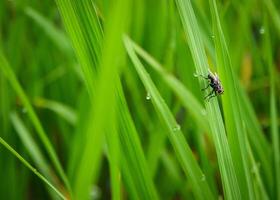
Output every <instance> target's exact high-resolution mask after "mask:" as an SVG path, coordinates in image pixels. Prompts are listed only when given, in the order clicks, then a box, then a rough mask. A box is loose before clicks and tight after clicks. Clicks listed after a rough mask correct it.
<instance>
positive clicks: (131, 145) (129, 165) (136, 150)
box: [57, 0, 157, 199]
mask: <svg viewBox="0 0 280 200" xmlns="http://www.w3.org/2000/svg"><path fill="white" fill-rule="evenodd" d="M86 2H90V1H86ZM57 4H58V7H59V9H60V12H61V15H62V18H63V20H64V23H65V26H66V28H67V31H68V33H69V35H70V38H71V40H72V43H73V46H74V50H75V52H76V55H77V58H78V60H79V62H80V64H81V67H82V71H83V76H84V79H85V83H86V86H87V89H88V92H89V95H90V96H91V99H94V94H93V93H94V91H95V89H96V88H95V87H96V85H97V84H96V83H95V74H94V72H95V71H98V70H97V68H98V66H99V59H100V55H101V46H102V43H103V36H102V29H101V26H100V25H99V21H98V18H97V15H93V14H90V13H91V12H92V11H93V10H94V11H96V9H95V8H93V7H92V5H93V4H92V3H91V4H90V6H89V7H88V6H85V7H83V6H81V4H80V3H74V1H72V2H71V4H69V3H68V2H66V1H63V0H57ZM90 8H92V9H90ZM79 9H80V12H81V13H87V12H88V13H89V14H88V15H89V16H88V17H89V18H90V19H89V20H88V21H90V22H91V23H93V24H92V25H91V26H85V27H84V26H83V24H84V22H83V20H82V17H81V16H82V15H78V14H77V12H78V10H79ZM81 10H82V11H81ZM84 17H85V16H84ZM89 33H92V34H89ZM88 34H89V35H88ZM86 38H88V39H89V40H90V41H91V43H90V45H89V44H88V43H87V42H86ZM91 44H94V45H93V46H91ZM113 49H114V48H113ZM91 57H93V59H91ZM112 66H113V65H112ZM117 85H118V86H117V88H116V91H117V96H118V104H117V105H118V106H117V107H118V112H117V113H118V115H120V119H121V121H120V124H121V125H122V126H121V127H120V130H121V132H120V137H121V140H120V142H121V146H122V147H121V149H122V151H121V152H122V153H123V155H126V156H125V162H121V169H122V172H123V174H124V179H125V180H129V183H130V184H131V185H130V184H127V185H128V187H130V188H131V190H132V191H134V193H133V194H134V198H140V197H145V198H140V199H157V195H156V191H155V187H154V185H153V182H152V179H151V176H150V175H149V173H148V170H147V164H146V160H145V157H144V153H143V149H142V147H141V144H140V141H139V138H138V136H137V133H136V131H135V128H133V127H134V125H133V123H132V120H131V116H130V115H129V112H128V108H127V105H126V104H125V103H123V102H124V96H123V93H122V88H121V86H120V84H117ZM107 99H108V98H107ZM102 113H104V111H102ZM95 141H96V140H94V142H95ZM91 145H92V146H95V144H91ZM95 147H96V146H95ZM91 156H92V157H93V156H96V155H95V154H94V155H91ZM135 158H137V159H135ZM136 172H139V173H136Z"/></svg>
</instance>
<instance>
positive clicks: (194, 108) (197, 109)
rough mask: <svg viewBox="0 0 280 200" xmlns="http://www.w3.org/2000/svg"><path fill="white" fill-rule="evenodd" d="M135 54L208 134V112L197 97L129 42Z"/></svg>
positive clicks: (139, 48) (134, 44) (144, 52)
mask: <svg viewBox="0 0 280 200" xmlns="http://www.w3.org/2000/svg"><path fill="white" fill-rule="evenodd" d="M129 41H130V42H131V43H132V45H133V48H134V50H135V52H137V54H139V55H140V56H141V57H142V58H143V59H144V60H145V61H146V62H147V63H149V64H150V66H151V67H153V69H154V70H156V71H157V72H158V73H159V74H160V75H161V77H162V78H163V79H164V81H165V82H166V83H167V85H169V86H170V87H171V88H172V90H173V91H174V92H175V93H176V95H177V96H178V97H179V98H180V99H181V101H182V103H183V105H184V107H185V108H187V109H188V111H189V112H190V114H191V115H192V116H193V118H194V119H195V120H196V122H197V124H198V125H199V127H202V129H203V130H205V131H206V132H208V130H209V124H208V120H207V117H206V110H205V108H203V106H202V105H201V104H200V102H199V101H198V100H197V99H196V97H195V96H194V95H193V94H192V93H191V92H190V91H189V90H188V89H187V88H186V87H185V86H184V85H183V84H182V83H181V82H180V81H179V80H178V79H176V78H175V77H174V76H173V75H171V74H169V73H167V72H166V71H165V70H164V68H163V67H162V66H161V64H160V63H158V62H157V61H156V60H155V59H154V58H153V57H152V56H150V55H149V54H148V53H147V52H146V51H144V50H143V49H142V48H141V47H139V46H138V45H137V44H136V43H135V42H133V41H132V40H129Z"/></svg>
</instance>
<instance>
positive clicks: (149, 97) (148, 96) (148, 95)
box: [146, 92, 152, 100]
mask: <svg viewBox="0 0 280 200" xmlns="http://www.w3.org/2000/svg"><path fill="white" fill-rule="evenodd" d="M151 98H152V97H151V94H150V93H149V92H148V93H147V95H146V100H150V99H151Z"/></svg>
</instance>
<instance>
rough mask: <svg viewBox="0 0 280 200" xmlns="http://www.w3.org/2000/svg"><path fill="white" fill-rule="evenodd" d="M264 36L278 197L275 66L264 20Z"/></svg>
mask: <svg viewBox="0 0 280 200" xmlns="http://www.w3.org/2000/svg"><path fill="white" fill-rule="evenodd" d="M265 30H266V33H265V38H264V40H265V41H264V46H265V48H264V55H265V60H266V62H267V65H268V69H269V76H270V84H269V85H270V127H271V138H272V146H273V147H272V149H273V164H274V174H275V177H274V178H275V182H274V183H275V184H274V185H275V188H274V191H276V194H273V195H274V196H273V198H275V199H280V146H279V129H278V120H277V119H278V112H277V111H278V109H277V103H276V102H277V95H276V74H277V73H275V71H274V70H275V67H274V64H273V58H272V52H271V48H272V47H271V42H270V33H269V27H268V23H267V19H266V21H265Z"/></svg>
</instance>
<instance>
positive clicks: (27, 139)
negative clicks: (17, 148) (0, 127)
mask: <svg viewBox="0 0 280 200" xmlns="http://www.w3.org/2000/svg"><path fill="white" fill-rule="evenodd" d="M10 119H11V122H12V124H13V126H14V128H15V130H16V132H17V134H18V135H19V138H20V139H21V141H22V143H23V145H24V146H25V148H26V149H27V151H28V153H29V155H30V157H31V158H32V160H33V161H34V162H35V165H36V166H37V167H38V168H39V170H40V171H41V172H42V174H43V175H44V176H45V177H46V178H47V179H48V180H50V182H51V183H52V184H53V185H54V186H56V187H57V188H60V187H61V183H60V182H58V179H57V177H54V175H55V174H53V173H52V172H51V169H50V167H49V165H48V163H47V161H46V158H45V157H44V155H43V153H42V152H41V150H40V148H39V146H38V145H37V143H36V142H35V141H34V140H33V138H32V136H31V133H30V131H29V130H28V129H27V128H26V126H25V125H24V123H23V121H22V120H21V118H20V117H19V116H18V114H17V113H16V112H12V113H11V114H10ZM47 189H48V192H49V194H50V195H51V197H52V198H55V197H56V195H57V194H54V192H53V190H51V189H49V188H48V187H47ZM61 189H62V190H63V189H64V188H61ZM54 195H55V196H54Z"/></svg>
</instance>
